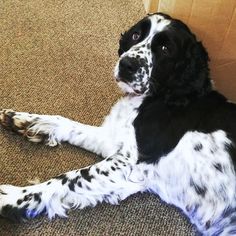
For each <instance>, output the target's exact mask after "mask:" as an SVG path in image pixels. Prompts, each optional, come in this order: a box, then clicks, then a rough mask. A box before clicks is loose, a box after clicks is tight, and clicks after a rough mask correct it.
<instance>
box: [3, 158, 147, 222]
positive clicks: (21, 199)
mask: <svg viewBox="0 0 236 236" xmlns="http://www.w3.org/2000/svg"><path fill="white" fill-rule="evenodd" d="M145 189H146V187H145V181H144V179H143V178H142V174H140V171H139V169H138V167H137V165H136V164H135V160H134V159H132V156H123V155H122V154H116V155H114V156H113V157H109V158H107V159H104V160H103V161H101V162H99V163H97V164H95V165H92V166H89V167H87V168H83V169H80V170H74V171H70V172H67V173H65V174H61V175H59V176H56V177H54V178H52V179H50V180H48V181H46V182H44V183H40V184H36V185H32V186H27V187H16V186H12V185H0V215H2V216H4V217H7V218H10V219H12V220H16V221H18V220H21V219H25V218H26V219H30V218H34V217H36V216H37V215H39V214H41V213H43V212H44V213H45V214H46V215H47V216H48V217H49V218H53V217H54V216H55V215H58V216H62V217H63V216H66V212H67V210H68V209H71V208H84V207H86V206H95V205H96V204H97V203H99V202H108V203H111V204H117V203H119V201H121V200H123V199H125V198H126V197H128V196H130V195H131V194H134V193H136V192H139V191H145Z"/></svg>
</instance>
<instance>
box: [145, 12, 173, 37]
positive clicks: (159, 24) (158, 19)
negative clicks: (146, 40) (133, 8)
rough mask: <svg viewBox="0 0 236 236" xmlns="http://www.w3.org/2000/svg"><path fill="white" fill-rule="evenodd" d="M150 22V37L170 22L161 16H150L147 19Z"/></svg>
mask: <svg viewBox="0 0 236 236" xmlns="http://www.w3.org/2000/svg"><path fill="white" fill-rule="evenodd" d="M149 19H150V21H151V29H150V34H149V35H150V36H151V35H153V34H155V33H157V32H160V31H162V30H163V29H164V28H165V27H166V26H167V25H169V24H170V22H171V21H170V20H168V19H165V18H164V17H163V16H161V15H152V16H150V17H149Z"/></svg>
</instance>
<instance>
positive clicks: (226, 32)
mask: <svg viewBox="0 0 236 236" xmlns="http://www.w3.org/2000/svg"><path fill="white" fill-rule="evenodd" d="M143 3H144V6H145V9H146V11H147V13H153V12H164V13H166V14H169V15H171V16H172V17H174V18H178V19H180V20H182V21H184V22H185V23H186V24H187V25H188V26H189V27H190V28H191V29H192V31H193V32H194V33H195V34H196V36H197V38H198V39H199V40H200V41H202V42H203V44H204V46H205V47H206V48H207V51H208V53H209V56H210V59H211V61H210V69H211V78H212V79H213V80H214V81H215V85H216V88H217V89H218V90H219V91H221V92H222V93H223V94H224V95H225V96H226V97H228V98H229V99H230V100H234V101H236V0H214V1H212V0H143Z"/></svg>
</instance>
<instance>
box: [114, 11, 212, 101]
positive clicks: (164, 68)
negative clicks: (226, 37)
mask: <svg viewBox="0 0 236 236" xmlns="http://www.w3.org/2000/svg"><path fill="white" fill-rule="evenodd" d="M118 54H119V56H120V58H119V61H118V63H117V65H116V67H115V78H116V80H117V82H118V85H119V86H120V87H121V88H122V90H124V91H125V92H126V93H131V94H136V95H140V94H145V93H147V94H148V93H154V94H157V95H159V96H164V97H165V99H166V100H169V101H170V100H175V99H176V98H177V97H178V96H183V94H185V95H188V96H192V95H193V94H196V93H197V94H198V95H200V94H203V93H205V92H206V91H208V90H209V89H210V87H211V84H210V80H209V75H208V74H209V70H208V54H207V52H206V50H205V49H204V47H203V46H202V44H201V42H198V41H197V40H196V37H195V35H194V34H193V33H191V31H190V30H189V28H188V27H187V26H186V25H185V24H184V23H183V22H181V21H180V20H176V19H173V18H171V17H170V16H168V15H165V14H162V13H157V14H153V15H149V16H147V17H145V18H144V19H142V20H141V21H139V22H138V23H137V24H136V25H134V26H133V27H131V28H130V29H129V30H128V31H127V32H125V33H124V34H122V35H121V39H120V47H119V51H118ZM177 100H178V99H177ZM180 100H181V99H180ZM172 102H174V101H172Z"/></svg>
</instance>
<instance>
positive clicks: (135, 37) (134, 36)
mask: <svg viewBox="0 0 236 236" xmlns="http://www.w3.org/2000/svg"><path fill="white" fill-rule="evenodd" d="M139 38H140V33H138V32H134V33H133V35H132V39H133V40H134V41H137V40H138V39H139Z"/></svg>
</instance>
